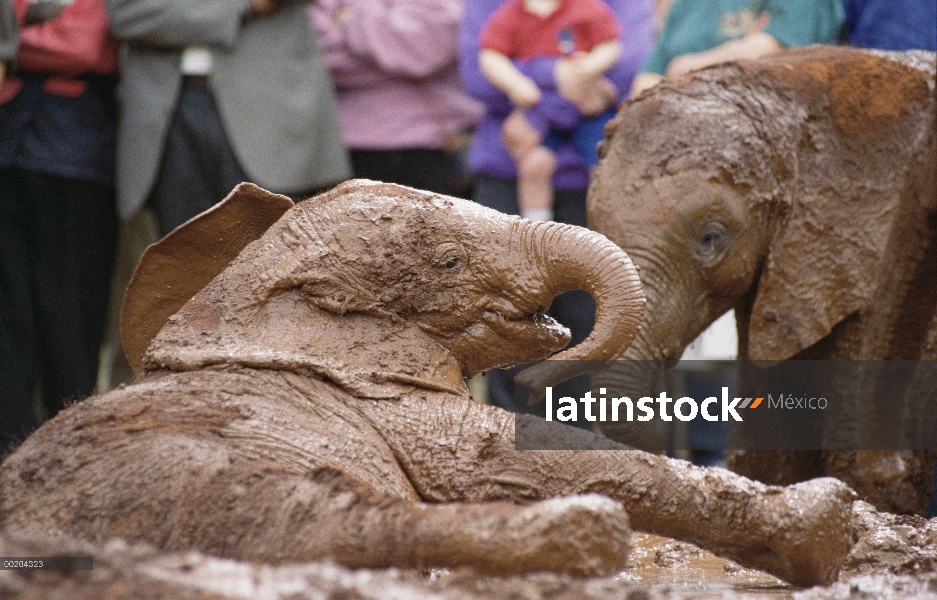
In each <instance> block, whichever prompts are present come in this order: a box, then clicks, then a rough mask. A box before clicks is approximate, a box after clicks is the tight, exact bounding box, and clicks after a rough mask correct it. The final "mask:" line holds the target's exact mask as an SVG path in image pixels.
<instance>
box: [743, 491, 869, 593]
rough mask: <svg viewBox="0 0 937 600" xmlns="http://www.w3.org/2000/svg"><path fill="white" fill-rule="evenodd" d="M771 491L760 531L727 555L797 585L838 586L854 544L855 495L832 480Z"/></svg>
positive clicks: (765, 504)
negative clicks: (845, 560)
mask: <svg viewBox="0 0 937 600" xmlns="http://www.w3.org/2000/svg"><path fill="white" fill-rule="evenodd" d="M775 490H776V491H775ZM772 492H773V493H772ZM772 492H769V493H767V494H766V495H765V496H763V499H762V501H763V502H764V505H763V514H762V515H760V519H759V520H760V521H761V522H762V527H761V528H760V531H759V532H758V534H757V535H756V536H755V539H749V540H748V541H747V542H746V543H745V544H741V545H740V547H739V548H736V549H735V550H734V551H733V552H731V554H736V553H738V554H739V556H733V558H734V559H735V560H737V561H738V562H739V563H741V564H744V565H746V566H750V567H755V568H758V569H763V570H765V571H767V572H769V573H771V574H772V575H775V576H777V577H780V578H781V579H783V580H785V581H789V582H790V583H793V584H795V585H801V586H809V585H816V584H825V583H831V582H833V581H836V577H837V575H838V574H839V569H840V567H841V566H842V564H843V560H844V559H845V557H846V555H847V554H848V553H849V550H850V548H852V545H853V542H854V536H853V526H852V502H853V500H854V499H855V493H854V492H853V491H852V490H851V489H850V488H849V487H848V486H847V485H846V484H844V483H842V482H841V481H839V480H836V479H833V478H831V477H824V478H821V479H812V480H810V481H805V482H803V483H798V484H795V485H792V486H789V487H786V488H781V489H777V488H775V489H774V490H772Z"/></svg>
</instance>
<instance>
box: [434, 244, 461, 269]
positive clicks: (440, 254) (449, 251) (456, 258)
mask: <svg viewBox="0 0 937 600" xmlns="http://www.w3.org/2000/svg"><path fill="white" fill-rule="evenodd" d="M434 262H435V264H436V265H438V266H439V267H441V268H442V269H443V270H445V271H446V272H447V273H455V272H456V271H458V270H459V269H461V268H462V265H464V264H465V252H464V251H463V250H462V247H461V246H460V245H459V244H456V243H453V242H444V243H442V244H440V245H439V246H438V247H437V248H436V257H435V259H434Z"/></svg>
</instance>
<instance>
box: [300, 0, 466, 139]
mask: <svg viewBox="0 0 937 600" xmlns="http://www.w3.org/2000/svg"><path fill="white" fill-rule="evenodd" d="M340 14H341V15H342V17H343V25H339V24H338V23H337V22H336V19H337V18H338V16H339V15H340ZM310 16H311V17H312V21H313V24H314V25H315V27H316V29H317V30H318V32H319V45H320V47H321V48H322V53H323V54H324V55H325V61H326V64H327V65H328V67H329V69H330V71H331V72H332V78H333V79H334V81H335V87H336V89H337V92H338V117H339V123H340V124H341V127H342V135H343V137H344V139H345V144H346V145H347V146H348V147H349V148H351V149H354V150H399V149H404V148H434V149H438V148H442V147H444V146H445V144H446V140H447V138H448V137H449V135H451V134H453V133H455V132H458V131H462V130H465V129H468V128H471V127H472V126H473V125H474V124H475V121H476V120H477V119H478V118H479V116H481V113H482V107H481V106H480V105H479V103H477V102H475V101H474V100H472V99H471V98H469V97H468V96H467V95H466V94H465V92H463V91H462V87H461V85H460V82H459V74H458V68H457V65H456V58H457V56H456V53H457V47H456V36H457V31H458V27H459V22H460V21H461V19H462V2H461V0H383V1H382V0H319V1H318V2H315V3H313V4H312V5H311V6H310Z"/></svg>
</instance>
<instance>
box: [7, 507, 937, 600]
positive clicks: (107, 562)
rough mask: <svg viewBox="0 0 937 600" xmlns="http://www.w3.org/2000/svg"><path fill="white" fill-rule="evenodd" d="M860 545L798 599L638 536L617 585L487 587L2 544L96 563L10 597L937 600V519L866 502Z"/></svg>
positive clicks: (198, 557) (489, 583)
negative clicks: (833, 574)
mask: <svg viewBox="0 0 937 600" xmlns="http://www.w3.org/2000/svg"><path fill="white" fill-rule="evenodd" d="M854 517H855V521H856V529H857V533H858V536H859V538H858V541H857V544H856V546H855V547H854V549H853V552H852V553H851V554H850V556H849V557H848V559H847V562H846V565H845V568H844V570H843V572H842V573H841V574H840V577H839V581H838V582H837V583H834V584H832V585H830V586H817V587H814V588H809V589H799V588H796V587H793V586H790V585H788V584H785V583H783V582H782V581H780V580H779V579H777V578H775V577H772V576H771V575H768V574H766V573H763V572H760V571H755V570H751V569H745V568H742V567H740V566H738V565H736V564H735V563H733V562H731V561H728V560H725V559H722V558H719V557H716V556H715V555H713V554H711V553H709V552H706V551H704V550H701V549H699V548H697V547H696V546H694V545H692V544H689V543H686V542H679V541H676V540H671V539H667V538H663V537H659V536H655V535H650V534H644V533H636V534H635V535H634V537H633V540H632V543H633V550H632V553H631V558H630V561H629V566H628V568H627V569H625V570H624V571H622V572H621V573H619V574H618V575H616V576H612V577H595V578H576V577H570V576H567V575H560V574H555V573H531V574H528V575H524V576H512V577H491V576H481V575H478V574H476V573H474V572H473V571H471V570H468V569H463V570H453V571H448V570H433V571H422V572H421V571H412V570H401V569H379V570H371V569H349V568H346V567H343V566H340V565H336V564H334V563H328V562H308V563H301V564H295V565H281V566H269V565H259V564H251V563H246V562H239V561H234V560H228V559H220V558H215V557H211V556H208V555H205V554H201V553H198V552H187V553H161V552H158V551H156V550H154V549H153V548H152V547H150V546H147V545H145V544H136V545H129V544H127V543H126V542H123V541H121V540H113V541H111V542H109V543H107V544H106V545H104V546H102V547H95V546H91V545H88V544H85V543H83V542H76V541H72V540H45V541H37V540H36V539H35V538H32V539H25V538H20V537H16V536H11V535H9V534H6V535H4V534H0V555H4V556H24V555H31V556H36V555H40V554H63V553H73V554H75V555H80V554H93V555H94V557H95V559H94V560H95V563H94V565H95V566H94V570H93V571H78V572H73V573H63V572H52V571H32V572H21V571H19V572H18V571H0V598H4V599H6V598H50V599H59V598H61V599H66V598H67V599H76V600H85V599H89V600H90V599H109V600H118V599H124V598H127V599H129V598H140V599H143V600H146V599H150V598H180V599H182V600H186V599H199V600H202V599H230V598H252V599H270V600H286V599H290V600H298V599H304V598H309V599H319V598H323V599H329V600H338V599H359V598H360V599H374V600H388V599H394V600H398V599H400V600H405V599H410V598H413V599H416V598H439V599H447V600H463V599H464V600H469V599H479V600H487V599H492V600H494V599H502V598H511V599H515V598H516V599H524V600H548V599H549V600H573V599H577V600H578V599H584V600H606V599H621V600H664V599H672V600H690V599H696V598H699V599H708V598H731V599H734V600H747V599H752V600H754V599H790V600H836V599H841V598H842V599H846V598H850V599H851V598H870V599H871V598H876V599H878V598H882V599H892V598H894V599H898V598H908V599H917V598H921V599H923V598H937V519H932V520H930V521H926V520H924V519H922V518H920V517H906V516H898V515H892V514H888V513H879V512H876V511H875V510H874V509H873V508H872V507H871V506H870V505H868V504H866V503H863V502H857V503H856V505H855V507H854Z"/></svg>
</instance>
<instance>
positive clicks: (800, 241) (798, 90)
mask: <svg viewBox="0 0 937 600" xmlns="http://www.w3.org/2000/svg"><path fill="white" fill-rule="evenodd" d="M934 87H935V86H934V54H933V53H926V52H909V53H881V52H876V53H872V52H865V51H859V50H855V49H849V48H832V47H823V46H818V47H812V48H808V49H803V50H797V51H792V52H789V53H786V54H782V55H778V56H775V57H771V58H767V59H763V60H758V61H740V62H738V63H737V64H735V63H733V64H726V65H722V66H717V67H713V68H710V69H706V70H703V71H700V72H697V73H695V74H692V75H690V76H688V77H684V78H680V79H675V80H668V81H665V82H664V83H662V84H661V85H659V86H657V87H655V88H653V89H651V90H649V91H647V92H645V93H644V94H643V95H642V96H641V97H639V98H638V99H636V100H634V101H631V102H629V103H628V104H626V105H625V106H624V107H623V108H622V109H621V110H620V111H619V114H618V115H617V117H616V118H615V119H614V120H613V121H612V123H611V124H610V125H609V127H608V129H607V136H606V140H605V142H604V143H603V144H604V147H603V149H602V152H601V153H602V154H603V155H604V158H603V160H602V162H601V163H600V165H599V167H598V170H597V174H596V177H595V180H594V182H593V185H592V187H591V188H590V190H589V200H588V202H589V207H588V208H589V218H590V224H591V226H592V227H593V228H594V229H595V230H597V231H600V232H602V233H604V234H605V235H606V236H608V237H609V238H610V239H611V240H612V241H614V242H616V243H617V244H619V245H620V246H621V247H622V248H623V249H624V250H625V251H626V252H628V254H629V256H631V258H632V259H633V260H634V261H635V264H637V265H638V266H639V267H640V268H641V280H642V284H643V285H644V289H645V293H646V295H647V298H648V303H647V311H646V320H645V325H644V327H643V329H642V331H641V333H640V334H639V336H638V337H637V338H636V339H635V341H634V343H633V344H632V345H631V347H630V348H629V349H628V351H627V352H626V353H625V355H624V356H625V358H628V359H637V360H640V361H644V362H640V363H634V364H633V365H629V366H627V367H625V368H623V369H622V370H620V371H619V372H617V373H612V374H611V375H610V376H609V375H607V376H606V378H605V379H604V380H602V382H601V384H602V385H607V386H610V387H613V388H614V389H622V388H624V389H629V388H630V389H636V390H647V389H649V388H650V387H651V386H652V385H653V383H652V381H651V378H652V377H654V376H655V373H654V369H653V367H651V366H649V365H652V364H653V361H663V360H675V359H678V358H679V357H680V355H681V353H682V352H683V350H684V349H685V348H686V346H687V344H689V343H690V342H691V341H692V340H693V339H694V338H695V337H696V336H697V335H698V334H699V333H700V332H701V331H703V329H705V328H706V327H707V326H708V325H709V324H710V323H712V322H713V321H714V320H715V319H717V318H718V317H719V316H720V315H722V314H724V313H725V312H726V311H727V310H729V309H731V308H734V309H735V311H736V317H737V324H738V330H739V357H740V358H742V359H753V360H772V361H773V360H786V359H792V358H794V359H859V358H863V359H916V358H922V357H925V358H926V357H934V352H933V348H934V332H937V328H935V327H934V322H933V315H934V306H935V297H937V294H935V287H934V273H937V264H934V259H933V258H931V257H933V256H934V255H935V252H934V237H935V236H934V232H933V227H934V223H935V221H934V218H933V204H934V202H935V196H937V190H935V182H934V177H935V175H934V171H935V166H934V165H935V162H934V153H935V145H934V133H933V131H934V127H935V122H934V114H935V91H934ZM928 211H931V212H930V213H929V212H928ZM928 214H930V215H931V216H930V217H928V216H927V215H928ZM895 215H903V216H901V217H896V216H895ZM889 240H891V241H889ZM876 290H878V291H876ZM928 329H930V332H931V333H930V334H929V336H928V334H927V332H928ZM637 365H640V366H637ZM635 393H639V392H635ZM893 410H899V414H900V409H898V408H894V409H893ZM927 412H928V413H929V414H926V415H924V414H922V416H923V417H925V418H926V419H928V420H929V422H930V423H931V425H934V423H933V408H932V407H931V410H930V411H927ZM830 414H832V411H830ZM926 422H927V421H924V422H922V423H926ZM840 426H842V427H841V428H840V429H841V430H842V431H845V432H846V434H847V435H852V434H854V433H856V432H857V431H858V432H859V433H861V432H862V427H863V426H864V424H863V423H860V424H859V425H858V426H856V424H855V423H847V422H845V421H842V420H840V419H837V418H836V417H833V418H832V419H829V418H828V423H827V424H826V425H824V427H826V428H827V431H829V430H830V428H831V427H840ZM865 426H869V427H871V428H873V429H874V428H875V427H877V426H878V423H877V422H875V421H874V419H872V420H871V422H870V423H867V424H865ZM921 428H922V430H924V429H927V428H928V426H927V425H924V424H922V425H921ZM603 430H604V431H605V432H606V433H608V434H609V435H610V436H612V437H613V438H617V439H625V438H626V436H627V434H628V433H629V432H627V431H624V430H623V429H621V428H619V429H617V430H616V429H614V428H612V427H606V428H604V429H603ZM850 432H852V433H850ZM927 435H932V433H928V434H927ZM853 447H862V446H859V444H856V446H853ZM867 447H875V446H867ZM863 456H864V454H862V453H859V454H857V453H855V452H852V453H843V452H829V453H826V454H820V453H819V452H815V453H810V452H786V453H775V454H772V455H770V456H766V455H763V454H759V453H758V452H754V453H751V452H750V453H740V454H737V455H736V456H734V457H733V459H730V465H731V466H732V468H734V469H736V470H738V471H739V472H741V473H743V474H746V475H748V476H751V477H756V478H758V479H761V480H763V481H766V482H769V483H791V482H793V481H799V480H802V479H806V478H809V477H816V476H820V475H823V474H827V475H835V476H837V477H840V478H842V479H843V480H845V481H847V482H848V483H850V484H851V485H853V486H854V487H855V488H856V489H857V491H859V493H860V496H863V497H864V498H867V499H868V500H869V501H870V502H873V503H874V504H876V505H877V506H878V507H879V508H880V509H886V510H891V511H911V512H919V513H921V514H923V509H924V507H925V506H926V504H927V501H928V498H929V497H930V493H931V490H932V489H933V488H932V481H933V467H932V464H933V458H932V457H930V458H929V457H927V456H923V455H921V454H915V453H906V454H904V455H903V456H902V458H901V459H900V460H901V461H904V462H903V463H902V464H903V467H902V469H904V470H903V471H901V469H896V470H895V471H896V472H899V471H901V472H900V473H899V475H898V477H892V478H891V479H890V480H888V481H872V480H870V479H869V478H868V477H866V475H864V474H863V471H862V470H861V469H860V467H861V465H859V464H857V462H856V461H857V458H858V459H859V461H860V462H861V459H862V457H863ZM890 458H891V459H895V458H896V457H895V456H893V455H892V456H890ZM733 460H734V462H733ZM896 479H897V480H896Z"/></svg>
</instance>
